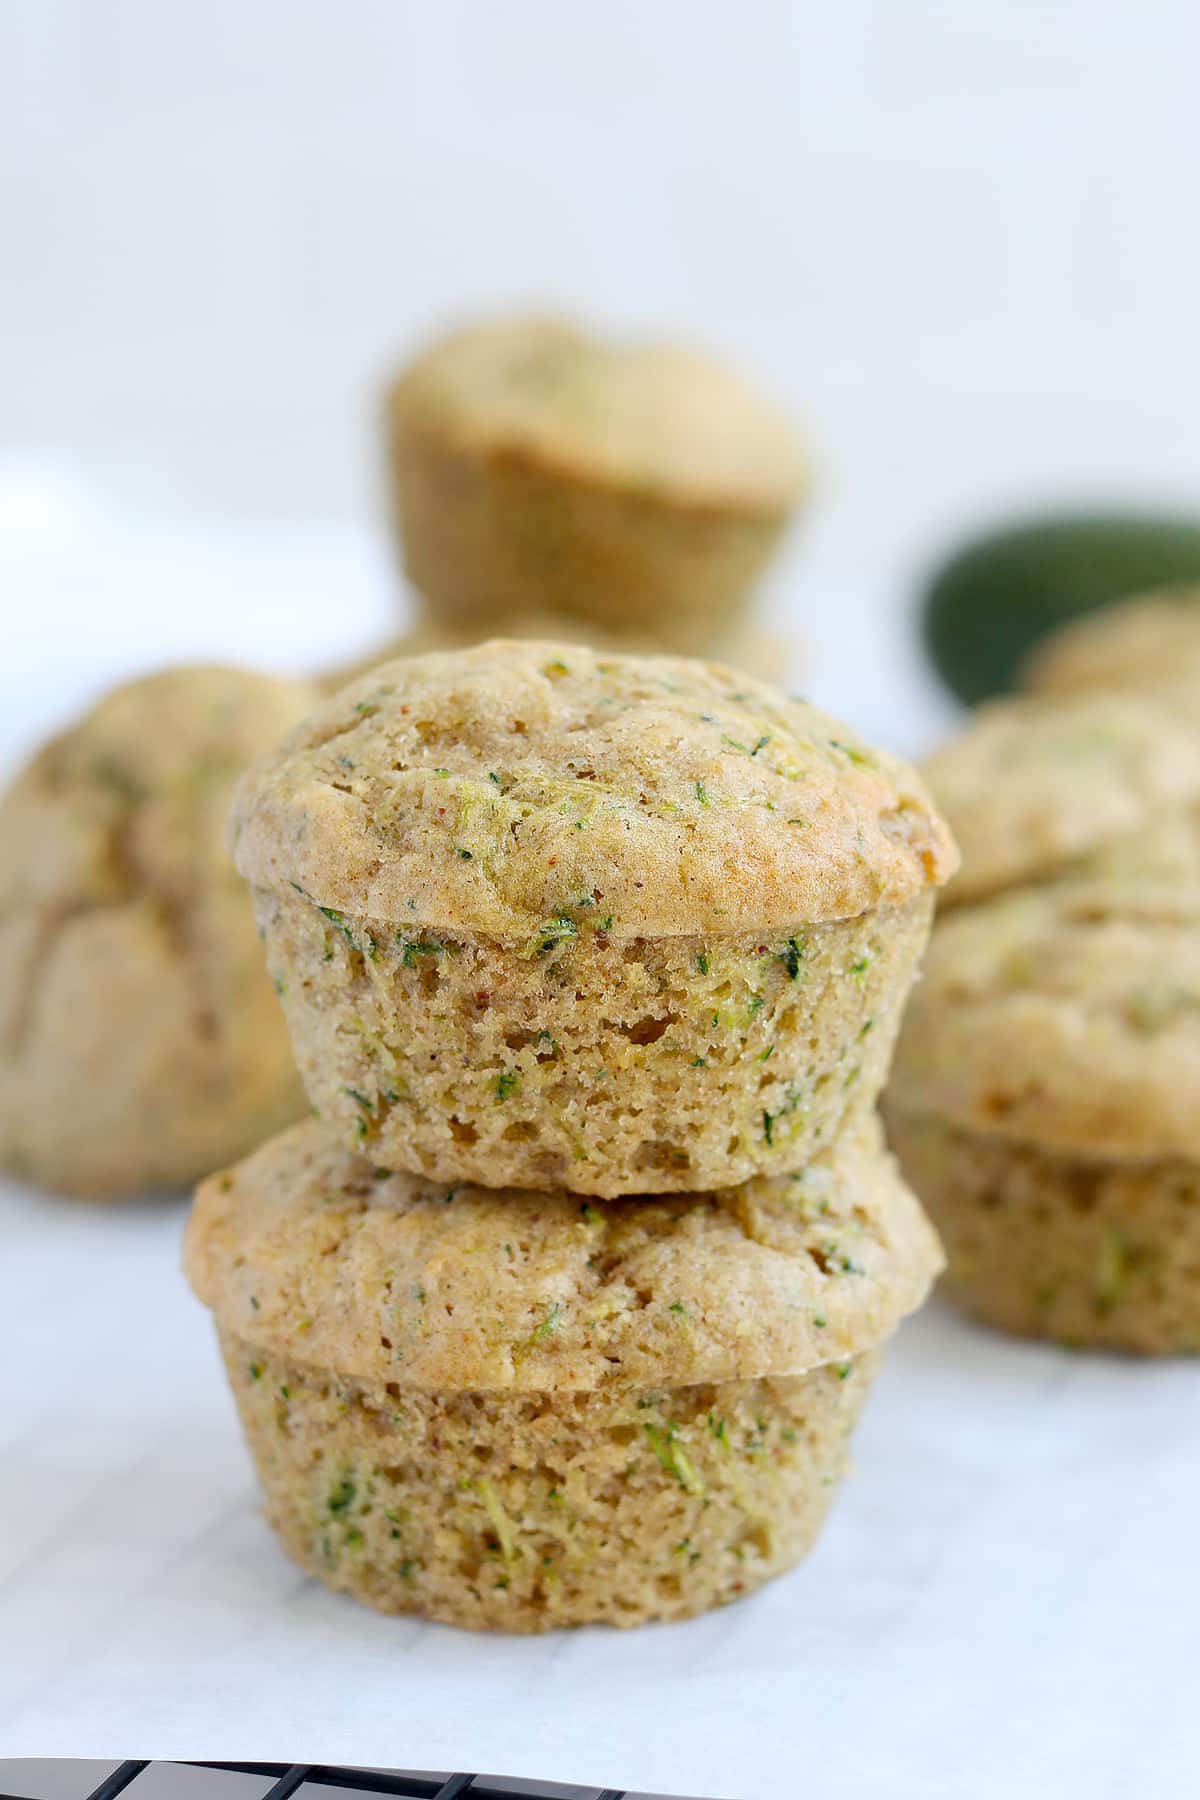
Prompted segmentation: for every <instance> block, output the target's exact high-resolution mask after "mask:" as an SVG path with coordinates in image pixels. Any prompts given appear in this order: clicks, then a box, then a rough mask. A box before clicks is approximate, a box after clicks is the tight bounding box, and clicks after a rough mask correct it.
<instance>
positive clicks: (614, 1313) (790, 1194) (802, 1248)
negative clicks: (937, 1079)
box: [187, 1121, 941, 1631]
mask: <svg viewBox="0 0 1200 1800" xmlns="http://www.w3.org/2000/svg"><path fill="white" fill-rule="evenodd" d="M940 1264H941V1259H940V1253H939V1248H938V1244H937V1240H936V1238H935V1236H934V1234H933V1231H932V1230H931V1228H930V1226H929V1224H928V1222H927V1221H926V1219H925V1218H924V1215H923V1214H922V1212H921V1209H920V1207H919V1206H918V1205H917V1203H916V1201H915V1200H914V1199H913V1197H912V1195H911V1194H910V1193H909V1192H908V1190H907V1188H906V1187H905V1186H904V1184H903V1182H902V1181H901V1180H900V1178H899V1176H898V1174H897V1173H896V1170H895V1167H894V1165H893V1164H892V1162H891V1160H890V1159H889V1158H888V1157H887V1156H886V1155H885V1154H884V1153H883V1152H882V1150H881V1147H880V1142H879V1137H878V1132H877V1130H876V1128H875V1127H874V1126H872V1129H871V1132H870V1134H869V1135H868V1136H867V1137H865V1138H864V1139H863V1140H862V1141H860V1142H858V1143H856V1144H853V1145H846V1146H843V1147H842V1148H840V1149H839V1150H838V1151H837V1152H835V1153H827V1154H826V1156H825V1157H823V1158H820V1159H818V1160H817V1161H816V1162H814V1163H813V1164H811V1165H810V1166H809V1167H808V1168H807V1169H805V1170H804V1171H803V1172H802V1173H800V1174H797V1175H794V1176H790V1177H788V1176H779V1177H771V1178H766V1177H763V1178H759V1179H757V1180H754V1181H750V1182H748V1183H746V1184H745V1185H744V1186H742V1187H739V1188H734V1189H730V1190H727V1191H724V1192H721V1193H707V1194H687V1195H682V1194H674V1195H668V1196H658V1197H651V1198H645V1199H642V1198H635V1199H624V1200H619V1201H608V1202H602V1201H601V1202H591V1201H580V1199H579V1197H578V1196H575V1195H570V1194H567V1193H555V1194H539V1193H533V1192H526V1191H491V1190H486V1189H482V1188H479V1187H474V1186H470V1185H464V1186H459V1187H451V1188H447V1187H446V1186H445V1185H444V1184H438V1183H431V1182H429V1181H426V1180H423V1179H421V1178H419V1177H416V1176H413V1175H408V1174H393V1173H390V1172H388V1171H386V1170H382V1169H372V1168H371V1167H370V1166H369V1165H364V1164H362V1163H361V1162H360V1161H357V1160H356V1159H355V1158H353V1157H352V1156H350V1155H348V1154H347V1153H346V1152H345V1151H344V1150H342V1149H341V1148H340V1147H339V1146H338V1145H337V1144H336V1142H334V1141H333V1140H332V1139H331V1137H330V1134H329V1132H328V1130H327V1128H325V1127H323V1126H322V1125H321V1124H320V1123H318V1122H317V1121H308V1122H306V1123H305V1124H303V1125H299V1126H296V1127H295V1128H293V1129H292V1130H291V1131H289V1132H286V1133H285V1134H284V1135H283V1136H281V1137H278V1138H276V1139H274V1140H273V1141H272V1142H271V1143H269V1144H267V1145H265V1146H264V1147H263V1148H262V1149H261V1150H259V1151H258V1152H257V1153H256V1154H255V1155H253V1156H252V1157H250V1158H248V1159H247V1160H246V1161H245V1162H243V1163H241V1164H239V1165H238V1166H237V1167H235V1168H233V1169H231V1170H228V1171H226V1172H225V1173H223V1174H221V1175H217V1176H214V1177H213V1178H212V1179H211V1180H209V1181H208V1182H206V1183H205V1184H204V1186H203V1187H202V1188H201V1189H200V1191H199V1194H198V1196H197V1201H196V1206H195V1209H194V1211H193V1215H192V1219H191V1222H190V1225H189V1229H188V1242H187V1269H188V1274H189V1277H190V1280H191V1283H192V1286H193V1288H194V1289H195V1291H196V1293H197V1294H198V1296H199V1297H200V1299H201V1300H203V1301H204V1302H205V1304H206V1305H208V1306H209V1307H210V1308H211V1309H212V1311H213V1313H214V1315H215V1318H216V1323H217V1327H218V1332H219V1335H220V1339H221V1343H222V1348H223V1351H224V1355H225V1358H226V1363H227V1366H228V1370H229V1374H230V1379H231V1381H232V1384H233V1388H234V1392H235V1395H236V1398H237V1402H238V1406H239V1408H240V1411H241V1416H242V1422H243V1425H244V1428H245V1431H246V1435H247V1438H248V1440H249V1443H250V1448H251V1451H252V1453H253V1455H254V1458H255V1461H256V1463H257V1465H258V1470H259V1474H260V1477H261V1480H262V1484H263V1487H264V1490H265V1493H266V1498H267V1509H268V1513H269V1516H270V1518H271V1521H272V1523H273V1524H274V1526H275V1528H276V1530H277V1531H278V1532H279V1535H280V1537H281V1538H282V1540H283V1542H284V1544H285V1546H286V1548H287V1549H288V1550H289V1551H290V1553H291V1554H292V1555H293V1556H294V1557H295V1559H296V1560H297V1561H298V1562H299V1563H300V1564H301V1565H302V1566H303V1567H304V1568H306V1569H308V1570H309V1571H310V1573H312V1574H313V1575H315V1576H317V1577H318V1578H319V1579H320V1580H322V1581H324V1582H326V1583H328V1584H329V1585H330V1586H331V1587H334V1588H339V1589H343V1590H345V1591H347V1592H349V1593H351V1594H353V1595H354V1596H355V1597H356V1598H358V1599H360V1600H363V1601H366V1602H367V1603H368V1604H370V1605H372V1606H375V1607H378V1608H379V1609H381V1610H382V1611H385V1612H395V1613H419V1614H423V1615H424V1616H426V1617H429V1618H435V1619H441V1620H445V1621H447V1622H450V1623H453V1624H457V1625H466V1626H472V1627H477V1628H493V1629H502V1630H509V1631H540V1630H545V1629H548V1628H549V1627H552V1626H558V1625H573V1624H582V1623H585V1622H588V1621H606V1622H608V1623H611V1624H617V1625H633V1624H637V1623H640V1622H642V1621H644V1620H649V1619H670V1618H684V1617H687V1616H688V1615H690V1614H693V1613H697V1612H700V1611H703V1610H704V1609H705V1608H707V1607H711V1606H716V1605H719V1604H721V1603H723V1602H725V1601H728V1600H732V1599H734V1598H736V1597H737V1596H738V1595H740V1594H744V1593H747V1592H749V1591H750V1590H751V1589H753V1588H755V1587H757V1586H758V1585H759V1584H760V1583H762V1582H763V1581H765V1580H767V1579H768V1578H769V1577H770V1576H772V1575H775V1574H778V1573H779V1572H780V1571H781V1570H783V1569H785V1568H787V1567H788V1566H789V1565H790V1564H791V1563H793V1562H794V1561H795V1560H796V1559H797V1558H798V1557H799V1556H801V1555H802V1554H803V1553H804V1551H805V1550H806V1549H807V1548H808V1547H809V1545H810V1544H811V1543H812V1541H813V1539H814V1537H815V1536H816V1534H817V1531H818V1530H819V1528H820V1524H821V1521H822V1518H823V1516H824V1513H825V1510H826V1507H827V1505H828V1501H829V1498H830V1494H831V1490H832V1488H833V1486H834V1484H835V1483H836V1482H837V1480H838V1478H839V1477H840V1476H841V1475H842V1473H843V1472H844V1469H845V1465H846V1446H847V1439H848V1437H849V1434H850V1432H851V1430H852V1428H853V1426H854V1423H855V1421H856V1419H857V1417H858V1413H859V1410H860V1408H861V1406H862V1402H863V1399H864V1398H865V1395H866V1391H867V1388H868V1386H869V1383H870V1379H871V1376H872V1373H873V1371H874V1365H875V1361H876V1357H875V1352H876V1350H877V1348H878V1346H879V1345H880V1344H881V1343H882V1342H883V1340H884V1339H886V1338H887V1337H888V1336H889V1335H890V1333H891V1332H892V1331H893V1330H894V1329H895V1327H896V1325H897V1324H898V1322H899V1321H900V1319H901V1318H902V1317H903V1316H904V1315H905V1314H906V1313H908V1312H910V1311H912V1310H913V1309H915V1308H916V1307H917V1306H919V1305H920V1303H921V1301H922V1300H923V1299H924V1297H925V1294H926V1292H927V1290H928V1288H929V1285H930V1282H931V1281H932V1279H933V1277H934V1276H935V1275H936V1273H937V1272H938V1269H939V1267H940Z"/></svg>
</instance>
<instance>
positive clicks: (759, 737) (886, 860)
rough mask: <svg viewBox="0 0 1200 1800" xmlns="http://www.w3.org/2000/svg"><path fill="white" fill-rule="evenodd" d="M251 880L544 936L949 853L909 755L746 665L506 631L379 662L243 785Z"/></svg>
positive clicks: (861, 881) (802, 893)
mask: <svg viewBox="0 0 1200 1800" xmlns="http://www.w3.org/2000/svg"><path fill="white" fill-rule="evenodd" d="M232 836H233V842H234V848H235V858H236V861H237V865H238V868H239V869H240V870H241V872H242V874H243V875H245V876H246V877H247V879H248V880H249V881H250V882H251V883H253V884H254V885H257V886H262V887H267V888H276V889H279V890H281V891H286V890H287V889H288V888H289V887H290V888H295V889H298V890H300V891H301V892H303V893H304V894H306V895H307V896H308V897H309V898H310V899H311V900H312V901H314V902H315V903H316V904H317V905H319V906H323V907H327V908H332V909H336V910H338V911H341V912H347V913H351V914H354V915H357V916H360V917H363V916H365V917H368V918H372V919H376V920H381V921H384V922H395V923H398V924H399V923H403V924H405V925H410V924H413V923H418V924H420V923H423V924H429V925H439V926H442V927H444V928H446V929H448V930H454V929H461V930H465V931H475V932H482V933H492V934H496V935H500V936H505V935H528V934H529V933H531V932H536V931H538V930H539V929H541V928H542V927H543V926H544V924H545V922H546V921H547V920H555V919H559V920H561V919H567V920H569V921H572V922H573V923H575V924H576V925H577V924H578V923H580V922H590V921H597V922H598V921H600V920H603V921H604V926H603V929H604V930H605V931H607V932H609V933H610V934H611V935H613V936H616V937H628V936H636V935H641V934H646V933H650V934H657V935H665V936H672V935H680V936H682V935H690V934H693V933H697V932H733V931H739V930H749V931H756V930H758V929H760V928H762V929H767V928H775V927H778V926H780V925H798V924H801V923H803V922H806V921H818V920H823V919H832V918H849V917H856V916H857V915H859V914H861V913H863V912H865V911H867V910H869V909H870V908H872V907H874V906H878V905H898V904H902V903H903V902H905V901H906V900H909V899H910V898H912V897H914V896H915V895H917V894H919V893H920V892H922V891H923V890H925V889H927V888H929V887H930V886H931V885H934V884H936V883H939V882H941V881H944V880H945V879H946V878H947V876H948V875H949V874H950V873H951V872H952V871H953V868H954V867H955V863H956V856H955V851H954V847H953V843H952V841H951V839H950V836H949V833H948V831H947V829H946V827H945V825H944V823H943V821H942V820H941V818H940V817H939V815H938V814H937V812H936V810H935V809H934V807H933V805H932V803H931V801H930V799H929V796H928V794H927V793H926V791H925V789H924V787H923V786H922V784H921V782H920V780H919V779H918V778H917V776H916V775H915V774H914V773H913V772H912V770H911V769H909V768H908V767H907V766H906V765H905V764H903V763H901V762H899V761H898V760H896V759H895V758H893V757H891V756H888V755H887V754H885V753H883V752H880V751H876V750H872V749H869V748H867V747H866V746H865V745H863V744H862V743H861V742H860V741H859V740H858V738H856V737H855V736H854V735H853V733H852V732H850V731H849V730H848V729H847V728H846V727H845V726H842V725H840V724H838V723H837V722H836V721H835V720H833V719H831V718H829V717H827V715H826V714H824V713H822V712H820V711H818V710H817V709H816V708H815V707H812V706H809V705H807V704H806V703H805V702H803V701H798V700H788V699H785V698H784V697H783V696H782V695H781V694H779V693H778V692H776V690H775V689H773V688H771V687H769V686H767V685H766V684H764V683H762V682H758V681H755V680H753V679H752V678H751V677H749V676H746V675H742V674H738V673H737V672H735V671H733V670H731V669H726V668H723V667H721V666H719V665H717V664H714V663H701V662H694V661H691V660H688V659H685V658H677V657H654V656H646V657H631V656H600V655H596V654H595V653H593V652H592V651H590V650H586V649H582V648H580V647H579V646H569V645H562V644H556V643H538V642H529V641H522V642H510V641H505V640H495V641H493V642H490V643H486V644H481V645H478V646H476V647H475V648H474V649H471V650H465V651H456V652H447V653H443V654H431V655H428V656H421V657H414V658H411V659H399V660H397V661H394V662H390V663H384V664H383V665H381V666H380V667H379V668H377V669H375V670H374V671H372V672H371V673H370V674H369V675H367V676H364V677H362V678H361V679H359V680H358V681H356V682H353V683H351V685H350V686H349V687H347V688H345V689H343V690H342V691H341V692H340V693H339V694H337V695H335V696H333V697H332V698H331V699H329V700H328V701H326V702H325V703H324V704H323V705H322V706H320V707H319V708H318V709H317V710H316V712H314V713H313V714H311V715H310V716H309V718H308V719H307V720H306V721H305V722H304V723H303V724H302V725H301V726H299V727H298V728H297V729H296V730H294V731H293V732H292V733H291V734H290V735H289V736H288V737H287V738H285V739H284V741H283V743H282V745H281V746H280V747H279V748H278V749H277V750H276V751H275V752H274V753H273V754H269V755H267V756H266V757H264V758H263V759H261V760H260V761H259V762H258V763H257V764H256V765H255V766H254V767H253V768H252V769H251V770H250V771H249V772H248V773H247V774H246V776H245V777H244V778H243V780H242V782H241V783H240V784H239V788H238V791H237V794H236V796H235V802H234V811H233V822H232Z"/></svg>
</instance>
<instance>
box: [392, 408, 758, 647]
mask: <svg viewBox="0 0 1200 1800" xmlns="http://www.w3.org/2000/svg"><path fill="white" fill-rule="evenodd" d="M391 464H392V498H393V513H394V518H395V523H396V530H397V534H398V537H399V541H400V543H401V544H402V545H403V552H404V567H405V573H406V574H407V576H408V578H409V580H410V582H411V583H412V585H413V587H414V588H415V589H416V590H417V592H418V593H420V594H423V595H424V596H425V599H426V600H427V602H428V603H429V606H430V610H431V611H432V612H434V613H436V614H437V615H438V616H439V617H440V618H443V619H445V620H446V621H447V622H459V623H466V622H469V621H476V622H478V623H479V624H480V625H481V626H485V627H489V628H490V623H491V622H492V621H494V620H495V619H496V618H497V617H498V616H501V615H503V614H505V613H519V612H529V611H533V612H541V611H547V610H549V611H552V612H563V613H570V614H572V615H573V616H575V617H577V618H580V619H585V620H590V621H594V622H595V623H596V624H598V625H600V626H603V627H604V628H606V629H610V630H620V629H621V628H622V627H625V626H631V627H633V628H634V629H644V627H645V622H646V620H647V619H653V620H654V624H655V631H656V635H657V636H658V638H659V641H660V642H661V643H662V645H663V646H664V647H670V648H673V649H676V650H679V651H681V652H683V653H685V654H686V653H688V652H689V651H690V650H691V649H692V647H693V646H694V645H695V644H696V643H697V642H698V641H700V639H702V637H703V635H704V634H705V633H706V632H708V631H711V630H712V629H714V628H715V627H727V626H729V625H732V624H733V623H734V622H736V621H737V620H739V619H740V618H741V616H742V614H743V613H744V611H745V609H746V607H747V605H748V603H749V599H750V595H751V592H752V590H753V588H754V586H755V585H756V583H757V582H758V580H759V578H760V576H761V575H762V573H763V571H764V570H765V569H766V566H767V564H768V563H769V562H770V560H771V557H772V555H773V554H774V552H775V549H776V546H777V544H778V542H779V540H780V537H781V536H782V533H783V530H784V527H785V525H786V523H787V512H786V510H784V509H779V510H771V511H766V512H749V511H740V510H737V509H736V508H733V507H727V506H722V505H720V504H714V505H704V504H696V503H690V502H688V501H687V500H677V499H675V498H674V497H672V496H671V495H670V494H667V493H665V492H661V491H659V492H654V491H646V490H639V489H637V488H636V487H634V486H630V487H628V488H626V489H621V488H613V487H608V486H605V485H603V484H602V483H599V482H592V481H589V480H587V479H586V478H577V477H575V476H574V475H572V474H571V473H570V472H569V471H566V470H562V469H560V468H557V467H554V466H548V465H545V464H543V463H541V462H539V461H538V460H537V458H535V457H533V456H528V455H523V454H520V453H518V452H505V451H498V452H496V453H494V454H490V455H489V454H484V455H479V454H478V453H476V452H474V451H472V450H471V449H469V448H467V449H460V448H459V447H458V446H456V445H452V444H448V443H444V442H443V441H442V440H441V439H440V437H438V436H436V435H435V434H433V433H429V432H422V431H417V430H414V429H412V428H411V427H410V426H409V425H408V424H407V423H406V422H404V421H402V420H400V419H396V418H393V419H392V421H391Z"/></svg>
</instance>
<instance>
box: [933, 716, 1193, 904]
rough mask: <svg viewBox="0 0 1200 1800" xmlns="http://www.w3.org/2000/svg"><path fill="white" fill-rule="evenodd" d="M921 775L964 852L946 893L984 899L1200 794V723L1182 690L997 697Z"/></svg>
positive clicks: (1054, 870)
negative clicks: (958, 868)
mask: <svg viewBox="0 0 1200 1800" xmlns="http://www.w3.org/2000/svg"><path fill="white" fill-rule="evenodd" d="M921 772H922V774H923V775H924V777H925V779H926V781H927V782H928V783H929V786H930V789H931V790H932V792H933V795H934V798H935V799H936V801H937V803H938V805H939V806H941V807H942V808H943V809H944V811H945V813H946V817H947V819H948V820H949V822H950V827H951V829H952V830H953V832H954V834H955V837H956V838H957V840H958V845H959V848H960V850H961V851H962V869H961V871H960V873H959V874H958V875H957V876H956V877H955V879H954V881H953V882H952V883H951V885H950V888H949V890H948V892H947V895H946V900H947V902H950V901H966V900H979V899H982V898H984V897H986V896H988V895H990V894H994V893H997V892H999V891H1000V890H1001V889H1002V888H1006V887H1016V886H1019V885H1020V884H1022V883H1023V882H1029V881H1038V880H1042V879H1044V878H1045V877H1047V876H1051V875H1055V874H1059V873H1061V872H1062V871H1064V870H1065V869H1066V868H1067V867H1068V866H1069V865H1070V864H1072V863H1074V862H1076V861H1077V860H1078V859H1080V858H1084V857H1087V856H1089V855H1091V854H1093V853H1094V852H1096V851H1097V850H1100V849H1102V848H1103V847H1104V846H1105V845H1107V844H1112V843H1114V842H1116V841H1117V840H1118V839H1120V838H1121V837H1123V836H1124V835H1125V834H1126V833H1128V832H1134V831H1139V830H1141V829H1142V828H1143V827H1144V826H1145V825H1146V824H1148V823H1149V821H1150V820H1151V819H1153V818H1154V816H1155V814H1156V813H1158V812H1160V811H1162V810H1163V809H1165V808H1171V807H1174V806H1176V805H1179V804H1183V803H1186V802H1188V801H1191V800H1194V799H1197V798H1200V724H1198V723H1197V716H1196V708H1195V705H1194V703H1193V699H1192V696H1190V695H1188V694H1187V693H1186V692H1184V691H1183V690H1171V691H1166V690H1164V691H1163V692H1161V693H1158V694H1153V695H1150V694H1139V693H1133V692H1128V693H1078V694H1070V695H1065V696H1063V697H1062V698H1059V697H1057V696H1055V697H1053V698H1051V697H1050V696H1046V697H1045V698H1044V699H1043V698H1041V697H1032V696H1030V697H1021V698H1018V699H1014V700H998V701H995V702H993V703H992V704H991V705H988V706H983V707H981V708H980V709H979V711H978V712H977V713H976V714H975V716H974V718H973V719H972V720H971V722H970V724H968V725H967V727H966V728H965V730H963V731H962V732H961V733H960V734H959V735H958V736H957V737H955V738H952V739H951V740H950V741H949V742H948V743H946V744H944V745H943V746H942V747H941V749H939V750H938V751H937V752H936V753H935V754H934V755H933V756H931V757H929V758H928V759H927V760H926V761H925V762H924V763H923V764H922V766H921Z"/></svg>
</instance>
